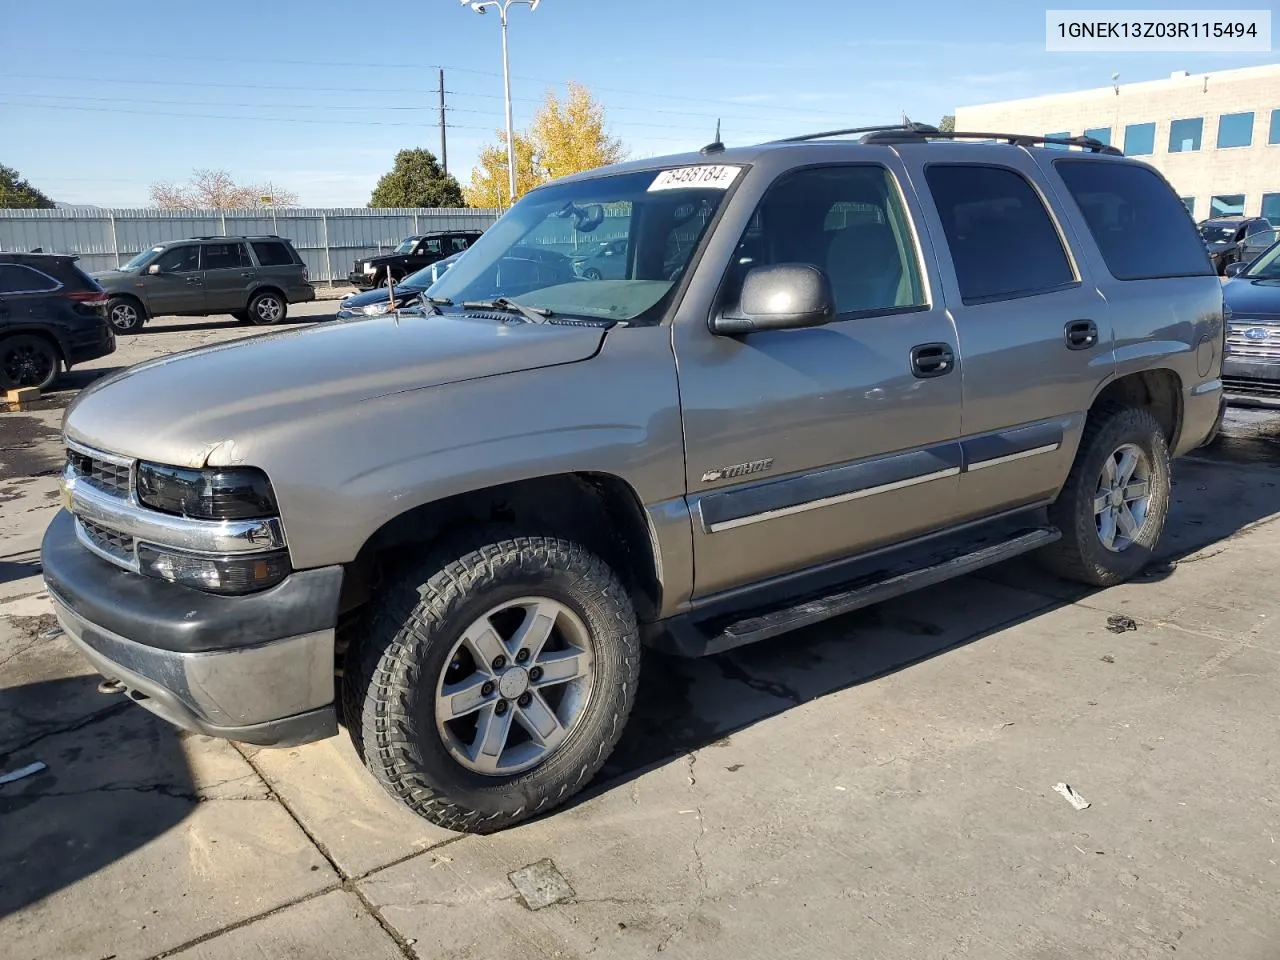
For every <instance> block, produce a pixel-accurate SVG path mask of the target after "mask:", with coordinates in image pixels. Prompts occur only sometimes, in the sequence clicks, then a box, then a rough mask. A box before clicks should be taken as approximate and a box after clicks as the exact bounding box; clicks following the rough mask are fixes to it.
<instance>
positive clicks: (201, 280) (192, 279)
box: [187, 277, 204, 284]
mask: <svg viewBox="0 0 1280 960" xmlns="http://www.w3.org/2000/svg"><path fill="white" fill-rule="evenodd" d="M187 283H195V284H200V283H204V278H203V277H187Z"/></svg>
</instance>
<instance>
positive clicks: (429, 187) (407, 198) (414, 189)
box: [369, 147, 465, 207]
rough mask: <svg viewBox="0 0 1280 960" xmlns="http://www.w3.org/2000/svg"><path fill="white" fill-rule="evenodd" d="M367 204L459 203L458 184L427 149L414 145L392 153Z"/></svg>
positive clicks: (441, 205) (422, 204)
mask: <svg viewBox="0 0 1280 960" xmlns="http://www.w3.org/2000/svg"><path fill="white" fill-rule="evenodd" d="M369 206H371V207H461V206H465V203H464V201H463V197H462V187H460V186H458V181H457V179H456V178H455V177H454V176H453V175H452V174H448V173H445V172H444V168H443V167H441V166H440V161H439V160H437V159H436V155H435V154H434V153H432V152H431V151H430V150H425V149H423V148H422V147H418V148H416V149H414V150H401V151H400V152H399V153H397V154H396V159H395V162H394V163H393V164H392V166H391V172H390V173H386V174H383V176H382V179H381V180H379V181H378V185H377V186H376V187H374V188H373V197H372V198H370V200H369Z"/></svg>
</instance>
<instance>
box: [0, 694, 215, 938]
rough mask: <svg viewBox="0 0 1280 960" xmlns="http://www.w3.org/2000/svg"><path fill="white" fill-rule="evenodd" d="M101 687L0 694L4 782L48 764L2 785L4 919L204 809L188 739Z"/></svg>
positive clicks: (0, 898)
mask: <svg viewBox="0 0 1280 960" xmlns="http://www.w3.org/2000/svg"><path fill="white" fill-rule="evenodd" d="M99 680H100V678H99V677H98V676H96V675H93V676H76V677H64V678H60V679H56V680H41V681H38V682H34V683H28V684H24V685H21V686H15V687H9V688H8V689H4V690H0V775H4V774H7V773H13V772H17V771H22V770H24V769H25V768H29V767H32V766H33V765H36V764H43V767H42V768H40V769H38V770H35V771H34V772H32V773H30V774H29V775H27V776H24V777H22V778H21V779H19V780H14V781H11V782H9V783H4V784H0V918H4V917H6V916H8V915H10V914H12V913H15V912H16V911H19V910H21V909H23V908H24V907H27V906H30V905H32V904H34V903H36V902H37V901H39V900H42V899H44V898H46V897H49V896H50V895H52V894H55V893H57V892H58V891H60V890H63V889H65V888H67V887H69V886H71V885H72V884H75V883H77V882H79V881H81V880H83V879H85V878H87V877H90V876H92V875H93V874H95V873H97V872H98V871H99V870H102V869H103V868H104V867H107V866H110V865H111V864H113V863H115V862H117V861H119V860H121V859H123V858H125V857H127V856H129V855H130V854H132V853H134V852H135V851H137V850H140V849H141V848H142V847H144V846H146V845H147V844H149V843H151V842H152V841H154V840H155V839H156V838H158V837H160V836H161V835H163V834H164V833H165V832H166V831H168V830H170V829H172V828H173V827H175V826H176V825H177V824H179V823H180V822H182V821H183V820H184V819H185V818H186V817H187V816H188V815H189V814H190V813H191V812H192V810H193V809H194V808H195V805H196V803H197V802H199V799H200V797H198V796H197V792H196V787H195V784H194V780H193V776H192V772H191V770H190V767H189V764H188V761H187V757H186V754H185V752H184V750H183V747H182V739H181V738H182V734H180V733H179V731H178V730H176V729H174V728H173V727H171V726H170V725H169V724H167V723H164V722H163V721H161V720H158V719H156V718H155V717H152V716H151V715H150V714H149V713H147V712H146V711H145V710H142V709H140V708H139V707H138V706H136V705H135V704H133V703H131V702H130V701H129V700H128V699H126V698H125V697H123V696H115V697H106V696H104V695H102V694H100V693H98V692H97V685H98V682H99ZM121 894H122V895H127V894H125V892H124V891H121ZM3 954H4V950H3V949H0V955H3Z"/></svg>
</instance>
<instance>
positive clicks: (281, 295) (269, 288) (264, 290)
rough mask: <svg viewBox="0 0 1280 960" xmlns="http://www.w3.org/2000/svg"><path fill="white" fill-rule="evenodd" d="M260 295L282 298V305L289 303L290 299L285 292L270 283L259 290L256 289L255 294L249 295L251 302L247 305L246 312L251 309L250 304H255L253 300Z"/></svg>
mask: <svg viewBox="0 0 1280 960" xmlns="http://www.w3.org/2000/svg"><path fill="white" fill-rule="evenodd" d="M260 293H274V294H275V295H276V296H277V297H279V298H280V302H281V303H288V302H289V298H288V297H286V296H285V295H284V291H283V290H281V289H280V288H279V287H276V286H272V285H271V284H269V283H268V284H263V285H262V286H261V287H258V288H257V289H255V290H254V291H253V293H251V294H249V302H248V303H246V304H245V309H246V310H247V309H249V303H253V298H254V297H256V296H257V295H258V294H260Z"/></svg>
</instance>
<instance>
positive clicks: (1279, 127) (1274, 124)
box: [1267, 110, 1280, 143]
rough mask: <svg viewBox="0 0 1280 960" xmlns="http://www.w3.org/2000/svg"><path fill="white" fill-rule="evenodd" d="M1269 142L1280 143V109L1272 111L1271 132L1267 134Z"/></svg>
mask: <svg viewBox="0 0 1280 960" xmlns="http://www.w3.org/2000/svg"><path fill="white" fill-rule="evenodd" d="M1267 143H1280V110H1272V111H1271V132H1270V133H1268V134H1267Z"/></svg>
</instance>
